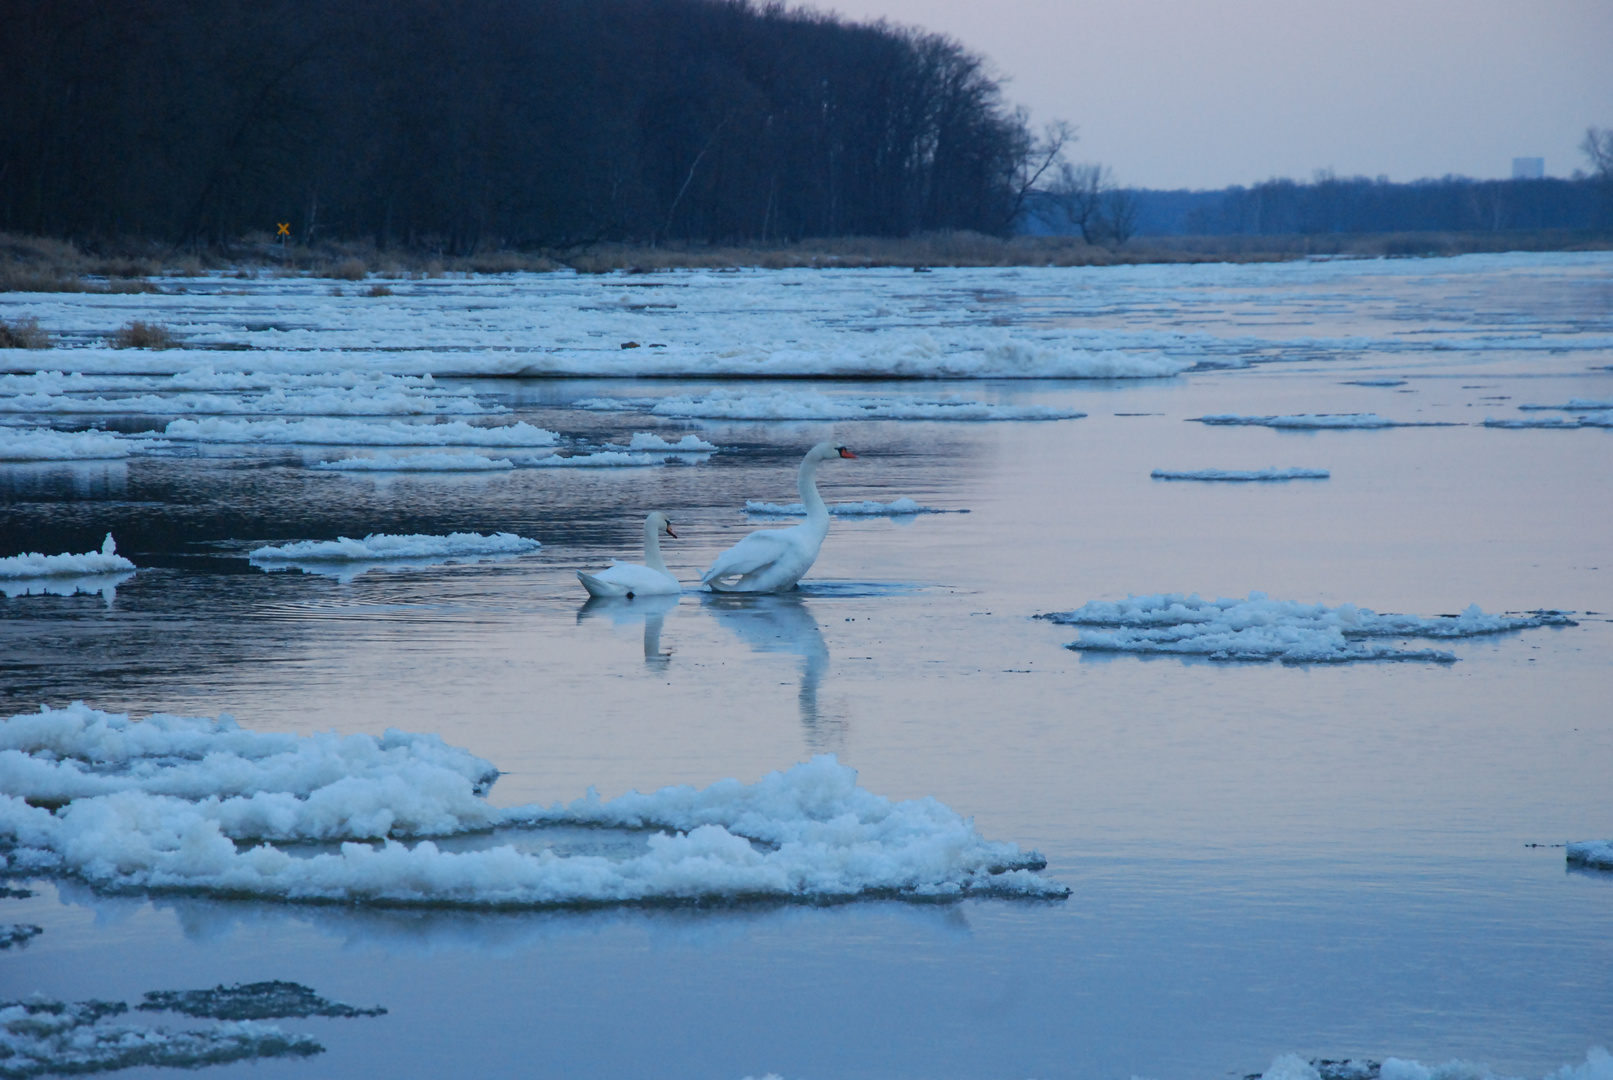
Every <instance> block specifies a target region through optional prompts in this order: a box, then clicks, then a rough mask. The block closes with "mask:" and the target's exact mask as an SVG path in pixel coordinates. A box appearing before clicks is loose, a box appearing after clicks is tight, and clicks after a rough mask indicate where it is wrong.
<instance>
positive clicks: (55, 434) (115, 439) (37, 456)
mask: <svg viewBox="0 0 1613 1080" xmlns="http://www.w3.org/2000/svg"><path fill="white" fill-rule="evenodd" d="M138 445H139V444H135V443H131V442H130V440H127V439H124V438H121V437H119V436H117V435H114V434H112V433H111V432H107V431H52V430H50V429H48V428H22V429H18V428H0V461H95V460H101V459H106V458H125V457H128V456H129V455H130V454H131V453H133V452H134V450H135V449H136V448H137V446H138ZM146 445H148V446H149V445H150V444H149V443H147V444H146Z"/></svg>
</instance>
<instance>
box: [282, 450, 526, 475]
mask: <svg viewBox="0 0 1613 1080" xmlns="http://www.w3.org/2000/svg"><path fill="white" fill-rule="evenodd" d="M311 467H312V468H315V469H324V470H326V471H330V472H489V471H497V470H500V469H513V468H515V464H514V462H512V461H510V459H509V458H490V457H487V456H486V455H484V454H405V455H404V456H402V457H393V456H391V455H382V456H380V457H355V458H342V459H340V460H339V461H319V462H315V463H314V465H313V466H311Z"/></svg>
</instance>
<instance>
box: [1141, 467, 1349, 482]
mask: <svg viewBox="0 0 1613 1080" xmlns="http://www.w3.org/2000/svg"><path fill="white" fill-rule="evenodd" d="M1148 475H1149V476H1151V477H1153V478H1154V479H1155V480H1230V481H1259V480H1326V479H1328V477H1330V476H1332V475H1333V474H1332V473H1330V472H1328V471H1327V470H1326V469H1155V470H1154V471H1153V472H1151V473H1149V474H1148Z"/></svg>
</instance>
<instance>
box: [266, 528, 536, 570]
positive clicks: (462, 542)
mask: <svg viewBox="0 0 1613 1080" xmlns="http://www.w3.org/2000/svg"><path fill="white" fill-rule="evenodd" d="M542 546H543V545H542V544H541V543H540V542H538V541H537V540H529V539H527V538H526V537H524V536H516V535H515V534H514V533H505V532H501V533H493V534H492V535H490V536H483V535H482V534H481V533H449V534H448V535H447V536H432V535H428V534H424V533H411V534H408V535H403V536H399V535H393V534H390V533H371V534H370V535H369V536H366V537H365V538H364V539H362V540H350V539H348V538H347V537H345V536H341V537H337V538H336V539H335V540H299V541H297V542H296V543H294V544H286V545H284V546H282V547H270V546H266V547H260V548H255V549H254V550H253V551H252V553H251V555H250V556H249V558H251V560H252V561H253V562H254V563H260V562H281V561H285V562H374V561H377V560H381V559H440V558H449V557H452V556H456V555H520V554H523V553H525V552H528V551H536V550H538V548H540V547H542Z"/></svg>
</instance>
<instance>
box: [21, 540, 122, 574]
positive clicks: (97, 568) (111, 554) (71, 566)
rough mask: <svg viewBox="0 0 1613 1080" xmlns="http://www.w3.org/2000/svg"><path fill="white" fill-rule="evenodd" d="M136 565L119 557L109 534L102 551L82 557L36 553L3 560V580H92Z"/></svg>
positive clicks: (31, 552) (115, 545)
mask: <svg viewBox="0 0 1613 1080" xmlns="http://www.w3.org/2000/svg"><path fill="white" fill-rule="evenodd" d="M133 569H134V563H132V562H130V561H129V560H128V559H125V558H124V557H123V556H122V555H119V554H118V545H117V542H116V541H114V540H113V539H112V534H111V533H107V534H106V539H105V540H103V541H101V550H100V551H86V552H85V553H84V554H82V555H73V554H71V553H68V554H62V555H41V554H40V553H39V552H37V551H29V552H24V553H23V554H21V555H11V556H8V557H6V558H0V578H6V579H16V578H41V577H89V576H91V575H95V574H116V573H121V572H123V571H128V570H133Z"/></svg>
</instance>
